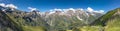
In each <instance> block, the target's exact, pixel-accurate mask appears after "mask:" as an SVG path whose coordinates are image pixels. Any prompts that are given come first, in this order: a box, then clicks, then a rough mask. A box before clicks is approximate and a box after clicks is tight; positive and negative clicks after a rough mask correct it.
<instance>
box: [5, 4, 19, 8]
mask: <svg viewBox="0 0 120 31" xmlns="http://www.w3.org/2000/svg"><path fill="white" fill-rule="evenodd" d="M6 7H10V8H15V9H17V6H15V5H14V4H7V5H6Z"/></svg>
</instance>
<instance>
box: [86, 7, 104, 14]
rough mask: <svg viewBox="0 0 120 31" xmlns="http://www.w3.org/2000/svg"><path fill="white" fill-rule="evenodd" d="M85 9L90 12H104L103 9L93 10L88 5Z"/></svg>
mask: <svg viewBox="0 0 120 31" xmlns="http://www.w3.org/2000/svg"><path fill="white" fill-rule="evenodd" d="M87 11H88V12H90V13H93V12H96V13H102V14H103V13H104V10H94V9H92V8H91V7H88V8H87Z"/></svg>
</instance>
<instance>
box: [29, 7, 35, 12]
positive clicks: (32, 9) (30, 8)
mask: <svg viewBox="0 0 120 31" xmlns="http://www.w3.org/2000/svg"><path fill="white" fill-rule="evenodd" d="M28 9H29V10H31V11H34V10H37V8H32V7H28Z"/></svg>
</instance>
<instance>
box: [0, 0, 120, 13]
mask: <svg viewBox="0 0 120 31" xmlns="http://www.w3.org/2000/svg"><path fill="white" fill-rule="evenodd" d="M0 3H5V4H14V5H16V6H17V7H18V9H19V10H23V11H29V10H28V7H33V8H37V9H39V10H40V11H41V12H45V11H48V10H50V9H54V8H60V9H66V8H83V9H86V8H88V7H91V8H93V9H94V10H104V11H105V12H107V11H109V10H112V9H115V8H118V7H120V0H0Z"/></svg>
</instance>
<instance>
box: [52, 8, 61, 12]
mask: <svg viewBox="0 0 120 31" xmlns="http://www.w3.org/2000/svg"><path fill="white" fill-rule="evenodd" d="M54 10H55V11H62V9H57V8H55V9H54Z"/></svg>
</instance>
